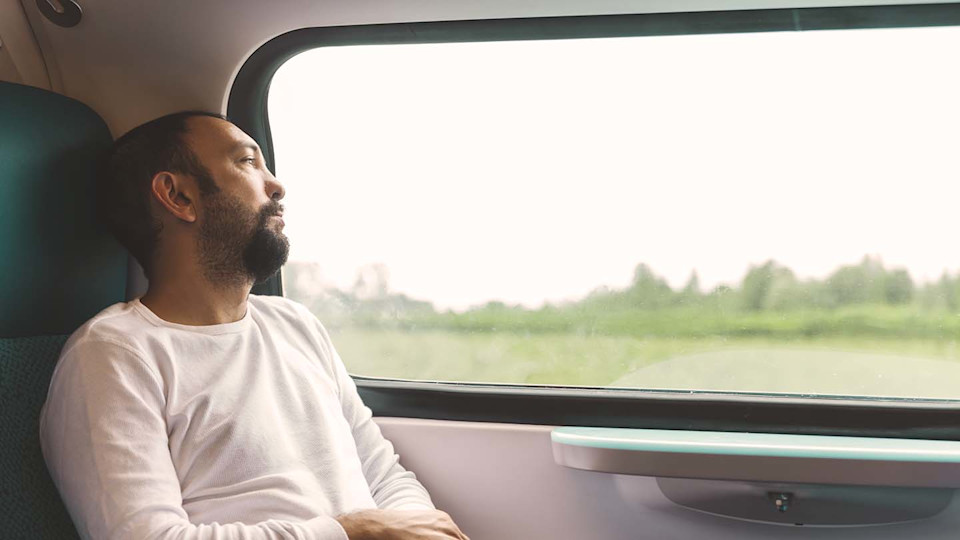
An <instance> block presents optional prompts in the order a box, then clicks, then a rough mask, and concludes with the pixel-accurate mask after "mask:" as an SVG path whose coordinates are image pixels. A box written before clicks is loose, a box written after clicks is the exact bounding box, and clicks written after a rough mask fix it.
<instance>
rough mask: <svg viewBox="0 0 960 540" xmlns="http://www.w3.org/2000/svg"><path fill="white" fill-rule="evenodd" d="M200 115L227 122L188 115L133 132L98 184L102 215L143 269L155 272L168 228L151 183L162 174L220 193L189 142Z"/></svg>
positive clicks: (106, 165) (116, 149) (153, 122)
mask: <svg viewBox="0 0 960 540" xmlns="http://www.w3.org/2000/svg"><path fill="white" fill-rule="evenodd" d="M195 116H207V117H211V118H219V119H221V120H227V117H226V116H223V115H222V114H216V113H211V112H205V111H183V112H178V113H173V114H168V115H166V116H161V117H160V118H157V119H156V120H151V121H150V122H147V123H146V124H143V125H141V126H138V127H136V128H134V129H132V130H130V131H129V132H128V133H127V134H125V135H124V136H123V137H120V138H119V139H117V141H116V142H115V143H114V144H113V148H111V150H110V153H109V154H108V155H107V156H106V159H105V160H104V163H103V170H102V171H101V174H100V175H99V179H98V185H97V215H98V216H99V219H100V220H101V221H102V222H103V223H104V224H105V225H106V227H107V229H109V230H110V232H112V233H113V235H114V236H116V237H117V240H119V241H120V243H121V244H123V246H124V247H125V248H127V251H129V252H130V254H131V255H133V256H134V258H136V259H137V261H138V262H139V263H140V266H142V267H143V269H144V272H146V274H147V277H148V278H149V277H150V272H151V270H152V261H153V252H154V251H155V250H156V247H157V242H158V240H159V238H160V231H161V230H162V228H163V226H162V224H161V222H160V220H159V219H157V216H154V215H153V213H152V212H151V211H150V206H151V205H150V182H151V180H152V179H153V177H154V176H156V175H157V173H159V172H163V171H169V172H172V173H178V174H188V175H191V176H193V177H194V178H196V180H197V184H198V185H199V187H200V191H201V193H202V194H204V195H205V194H208V193H215V192H217V191H219V189H218V188H217V185H216V183H214V181H213V178H212V176H211V175H210V172H209V171H208V170H207V168H206V167H204V166H203V164H202V163H200V160H199V159H197V156H196V154H194V153H193V150H191V149H190V146H189V145H188V144H187V143H186V141H184V138H183V135H184V134H185V133H186V132H187V121H188V120H189V119H190V118H193V117H195Z"/></svg>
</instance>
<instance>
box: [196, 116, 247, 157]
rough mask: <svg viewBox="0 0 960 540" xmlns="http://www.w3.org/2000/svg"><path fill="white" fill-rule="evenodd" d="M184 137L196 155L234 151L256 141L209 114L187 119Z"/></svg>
mask: <svg viewBox="0 0 960 540" xmlns="http://www.w3.org/2000/svg"><path fill="white" fill-rule="evenodd" d="M184 138H185V139H186V141H187V142H188V144H189V145H190V148H191V150H193V151H194V153H196V154H197V155H198V156H209V157H214V156H215V155H225V154H231V153H234V152H236V151H238V150H240V149H243V148H244V147H249V146H250V145H253V146H256V142H255V141H254V140H253V139H252V138H251V137H250V136H249V135H247V134H246V133H244V132H243V130H241V129H240V128H238V127H237V126H235V125H233V124H232V123H230V122H228V121H226V120H221V119H219V118H213V117H210V116H194V117H191V118H189V119H187V132H186V134H184Z"/></svg>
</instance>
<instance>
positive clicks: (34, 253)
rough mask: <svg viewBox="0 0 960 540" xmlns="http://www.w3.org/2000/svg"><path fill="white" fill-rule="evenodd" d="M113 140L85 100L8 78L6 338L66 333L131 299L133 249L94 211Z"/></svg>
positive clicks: (3, 113)
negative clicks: (101, 168) (99, 171)
mask: <svg viewBox="0 0 960 540" xmlns="http://www.w3.org/2000/svg"><path fill="white" fill-rule="evenodd" d="M111 144H112V138H111V136H110V131H109V130H108V129H107V126H106V124H104V122H103V120H102V119H101V118H100V117H99V116H98V115H97V113H95V112H93V111H92V110H90V108H88V107H87V106H86V105H84V104H82V103H80V102H78V101H75V100H72V99H69V98H66V97H63V96H61V95H59V94H54V93H52V92H47V91H45V90H40V89H37V88H32V87H28V86H22V85H18V84H12V83H5V82H0V337H23V336H35V335H45V334H68V333H70V332H72V331H73V330H75V329H76V328H77V327H78V326H80V325H81V324H83V322H84V321H85V320H87V319H89V318H90V317H92V316H93V315H95V314H96V313H97V312H98V311H100V310H101V309H103V308H104V307H107V306H109V305H111V304H114V303H116V302H120V301H122V300H123V296H124V290H125V287H126V275H127V274H126V265H127V256H126V252H125V251H124V249H123V248H122V247H121V246H120V245H119V244H118V243H117V242H116V241H115V240H114V239H113V237H112V236H111V235H110V233H108V232H107V231H106V230H104V229H103V228H102V227H99V226H97V225H96V223H95V219H94V174H95V169H96V164H97V161H98V160H99V159H100V158H101V156H103V154H104V153H105V152H106V151H107V150H108V149H109V148H110V145H111Z"/></svg>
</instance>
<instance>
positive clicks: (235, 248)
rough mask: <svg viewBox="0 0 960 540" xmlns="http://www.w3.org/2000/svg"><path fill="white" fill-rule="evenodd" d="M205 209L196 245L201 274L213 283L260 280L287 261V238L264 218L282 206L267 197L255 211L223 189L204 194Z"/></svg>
mask: <svg viewBox="0 0 960 540" xmlns="http://www.w3.org/2000/svg"><path fill="white" fill-rule="evenodd" d="M203 197H204V203H205V206H206V213H205V215H204V220H203V222H202V223H201V224H200V234H199V237H198V247H199V254H200V263H201V266H202V268H203V274H204V276H205V277H206V278H207V280H209V281H210V282H211V283H214V284H217V285H227V286H230V285H239V284H242V283H248V282H249V281H250V280H252V281H253V282H254V283H260V282H262V281H265V280H267V279H268V278H269V277H271V276H273V275H274V274H276V273H277V271H278V270H280V267H281V266H283V264H284V263H285V262H287V255H288V254H289V252H290V241H289V240H288V239H287V237H286V235H284V234H283V233H282V232H279V231H275V230H272V229H270V228H269V226H268V221H269V219H270V217H271V216H275V215H277V214H278V213H280V211H281V210H282V209H283V207H282V206H281V205H280V203H279V202H277V201H275V200H271V201H270V202H268V203H266V204H264V205H263V206H262V207H261V208H260V211H259V212H253V211H251V210H249V209H248V208H247V206H246V205H245V204H244V203H243V201H242V200H240V199H239V198H236V197H232V196H229V195H225V194H223V193H219V192H218V193H212V194H208V195H204V196H203Z"/></svg>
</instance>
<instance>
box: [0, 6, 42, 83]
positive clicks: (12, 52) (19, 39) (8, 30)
mask: <svg viewBox="0 0 960 540" xmlns="http://www.w3.org/2000/svg"><path fill="white" fill-rule="evenodd" d="M0 39H2V40H3V44H2V46H0V80H5V81H9V82H15V83H20V84H26V85H30V86H36V87H38V88H44V89H46V90H49V89H50V78H49V76H48V75H47V69H46V66H45V65H44V61H43V55H42V54H41V52H40V46H39V45H38V44H37V40H36V38H35V37H34V35H33V31H32V29H31V28H30V23H29V21H28V19H27V15H26V13H24V10H23V4H22V3H21V2H20V0H0Z"/></svg>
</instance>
